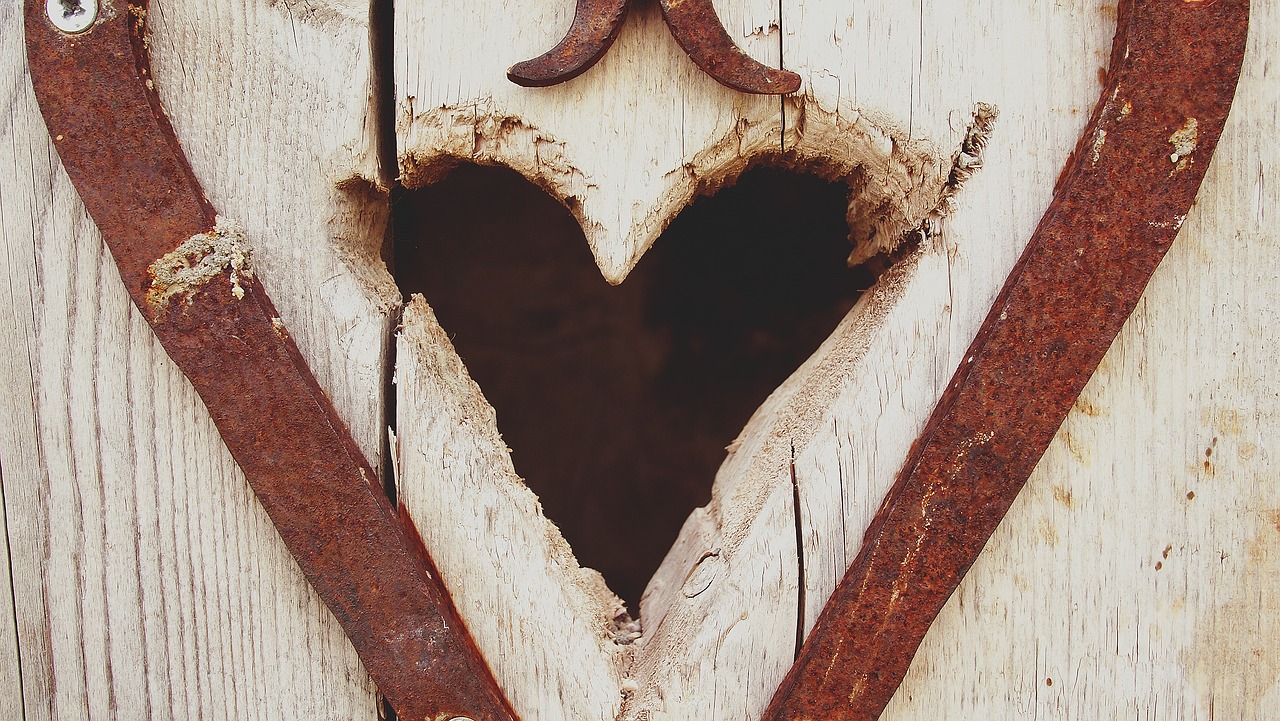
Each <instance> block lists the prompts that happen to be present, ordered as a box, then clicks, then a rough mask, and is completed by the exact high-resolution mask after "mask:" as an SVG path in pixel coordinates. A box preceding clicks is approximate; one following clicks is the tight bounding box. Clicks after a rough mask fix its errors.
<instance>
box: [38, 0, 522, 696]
mask: <svg viewBox="0 0 1280 721" xmlns="http://www.w3.org/2000/svg"><path fill="white" fill-rule="evenodd" d="M76 7H80V6H79V5H78V4H76V3H72V9H74V8H76ZM45 8H46V0H28V1H27V4H26V14H25V21H26V39H27V50H28V57H29V61H30V68H31V77H32V81H33V83H34V85H35V90H36V96H37V98H38V99H39V102H40V108H41V111H42V112H43V114H44V116H45V120H46V122H47V123H48V126H49V131H50V133H51V134H52V135H53V137H54V140H55V144H56V146H57V149H58V154H59V155H60V156H61V158H62V163H63V165H64V166H65V167H66V170H67V173H68V174H69V175H70V176H71V180H72V182H73V183H74V185H75V187H76V190H77V191H78V192H79V193H80V197H81V198H83V200H84V204H85V207H86V208H87V209H88V211H89V215H90V216H91V217H92V218H93V219H94V221H95V222H96V223H97V224H98V227H99V229H100V230H101V231H102V235H103V237H104V238H105V239H106V242H107V245H108V247H110V249H111V253H112V255H113V256H115V259H116V265H117V266H118V267H119V269H120V275H121V277H122V278H123V279H124V283H125V286H126V287H127V288H128V290H129V294H130V295H131V296H132V297H133V300H134V302H135V303H136V304H137V306H138V309H139V310H141V311H142V314H143V315H144V316H145V317H146V319H147V321H148V322H149V323H151V326H152V328H154V329H155V333H156V336H157V337H158V338H159V339H160V343H161V344H162V345H163V346H164V349H165V350H166V351H167V352H168V354H169V356H170V357H171V358H172V359H173V360H174V362H176V363H177V364H178V367H179V368H181V369H182V372H183V373H185V374H186V376H187V377H188V378H189V379H190V380H191V383H192V384H193V385H194V386H195V388H196V391H197V392H198V393H199V394H200V397H201V398H202V399H204V402H205V404H206V405H207V406H208V408H209V412H210V413H211V414H212V416H213V420H214V423H215V424H216V425H217V427H218V431H219V433H221V434H222V438H223V440H224V441H225V442H226V444H227V448H228V449H229V450H230V451H231V455H232V456H233V457H234V458H235V460H236V462H237V463H239V464H240V467H241V468H242V469H243V470H244V473H245V476H247V477H248V479H249V483H250V484H251V485H252V486H253V490H254V492H255V493H256V494H257V496H258V498H259V500H261V502H262V504H263V506H265V507H266V510H267V512H268V513H269V514H270V516H271V520H272V521H273V522H274V523H275V525H276V528H277V529H279V531H280V535H281V537H282V538H283V539H284V541H285V544H286V545H287V546H288V547H289V550H290V551H291V552H292V553H293V556H294V558H296V559H297V561H298V564H299V565H300V566H301V567H302V570H303V573H304V574H305V575H306V577H307V580H308V581H309V582H310V583H311V585H312V586H314V587H315V589H316V591H317V592H318V593H319V595H320V597H321V598H322V599H323V600H324V602H325V603H326V604H327V605H328V606H329V608H330V610H332V611H333V614H334V616H336V617H337V619H338V621H339V622H340V623H341V624H342V627H343V629H344V630H345V631H346V633H347V636H348V637H350V639H351V642H352V643H353V644H354V645H355V648H356V651H357V652H358V653H359V655H360V659H361V661H363V662H364V665H365V668H366V669H368V671H369V674H370V676H372V677H373V680H374V682H375V683H376V684H377V685H378V688H379V690H381V691H382V693H383V694H385V695H386V697H387V698H388V700H389V701H390V702H391V703H392V705H393V706H394V707H395V708H396V709H397V711H398V712H399V713H400V715H401V717H402V718H405V719H415V720H417V719H449V718H453V717H457V716H462V717H468V718H471V719H475V720H476V721H512V720H513V719H514V718H515V714H514V713H513V712H512V711H511V708H510V706H509V705H508V703H507V701H506V700H505V698H504V697H503V695H502V692H501V691H500V690H499V689H498V685H497V683H496V682H495V681H494V678H493V675H492V673H490V670H489V668H488V666H487V665H486V664H485V662H484V660H483V658H481V656H480V653H479V651H478V650H477V649H476V646H475V643H474V642H473V641H472V639H471V637H470V635H469V634H468V632H467V630H466V627H465V626H464V625H463V623H462V620H461V618H460V617H459V616H458V613H457V611H456V610H455V609H454V607H453V605H452V603H451V601H450V599H449V595H448V593H447V592H446V590H445V587H444V585H443V584H442V582H441V580H440V576H439V574H438V573H437V571H436V569H435V567H434V565H433V564H432V561H431V559H430V557H429V556H428V555H427V553H426V551H425V549H424V548H423V547H422V544H421V542H420V541H419V540H418V538H417V536H416V534H415V533H414V531H413V529H412V526H411V525H410V524H408V523H407V522H406V521H405V520H404V519H402V518H401V517H400V516H399V514H398V513H397V511H396V509H395V508H394V507H393V506H392V504H391V503H390V501H389V500H388V499H387V496H386V494H385V493H384V492H383V490H382V486H381V482H380V479H379V478H377V477H376V476H375V475H374V473H373V470H372V468H371V467H370V465H369V463H368V461H366V460H365V458H364V456H363V455H362V454H361V452H360V450H359V449H358V448H357V446H356V444H355V442H354V441H353V440H352V438H351V436H350V434H349V433H348V431H347V429H346V427H345V426H344V425H343V423H342V421H341V420H339V418H338V416H337V414H336V413H335V412H334V409H333V406H332V405H331V404H330V402H329V399H328V397H327V396H326V395H325V394H324V392H323V391H321V389H320V387H319V386H318V385H317V384H316V381H315V379H314V378H313V376H312V374H311V372H310V370H309V369H308V368H307V365H306V363H305V362H304V361H303V360H302V357H301V356H300V355H299V353H298V349H297V346H296V345H295V344H294V342H293V340H292V339H291V338H290V337H289V335H288V333H287V332H286V331H285V329H284V326H283V324H282V323H281V321H280V318H279V317H278V314H277V313H276V311H275V308H273V307H272V304H271V301H270V299H269V298H267V296H266V294H265V293H264V292H263V289H262V286H261V285H260V284H259V283H258V281H257V280H256V279H255V278H253V276H252V269H251V268H250V267H248V266H247V265H246V264H245V262H244V260H245V259H244V252H243V248H242V247H241V243H242V241H243V239H242V238H239V236H238V234H237V232H236V231H235V230H234V229H233V228H230V227H228V226H226V225H225V224H223V225H219V224H218V220H217V218H216V216H215V213H214V209H213V207H212V206H211V205H210V204H209V202H208V200H206V199H205V197H204V193H203V191H202V190H201V188H200V184H199V183H198V182H197V181H196V179H195V176H194V175H193V174H192V172H191V169H190V167H189V166H188V164H187V161H186V157H185V156H184V155H183V153H182V150H181V148H180V147H179V145H178V141H177V139H176V138H175V137H174V134H173V129H172V128H171V127H170V125H169V121H168V119H167V118H166V116H165V114H164V111H163V110H162V108H161V106H160V102H159V99H158V98H157V96H156V94H155V92H154V90H153V86H152V84H151V82H150V67H149V59H148V56H147V50H146V44H145V43H144V41H143V35H144V28H143V25H144V23H145V18H146V9H147V5H146V2H145V0H133V1H132V2H129V3H127V4H126V3H120V2H118V3H104V4H103V6H102V8H101V11H100V12H101V16H100V17H98V18H97V19H96V21H95V22H94V23H93V24H92V26H91V27H89V28H88V29H87V30H86V31H84V32H81V33H78V34H66V33H63V32H60V31H59V30H58V29H56V28H55V27H54V26H53V25H52V23H51V22H50V18H49V16H47V15H46V9H45ZM88 89H91V90H92V91H91V92H90V91H88ZM282 182H284V181H283V179H282Z"/></svg>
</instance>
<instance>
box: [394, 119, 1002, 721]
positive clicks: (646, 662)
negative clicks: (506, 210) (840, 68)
mask: <svg viewBox="0 0 1280 721" xmlns="http://www.w3.org/2000/svg"><path fill="white" fill-rule="evenodd" d="M490 110H492V108H490ZM788 110H790V115H791V118H792V123H791V124H790V127H788V128H787V131H786V132H785V133H783V129H782V123H781V120H780V119H778V118H777V117H776V115H774V117H773V118H768V119H765V120H762V122H760V123H755V124H750V123H748V124H746V127H753V128H756V129H758V131H759V133H758V137H759V138H769V137H773V138H777V137H778V134H780V133H782V137H783V138H786V145H787V147H788V149H790V150H788V151H786V152H780V151H778V150H777V147H778V146H777V145H773V143H771V142H765V141H760V142H756V143H755V145H751V143H749V142H744V138H742V137H741V136H739V134H736V133H735V134H733V136H732V137H726V138H722V140H721V141H719V142H718V143H716V145H713V146H712V147H709V149H707V150H704V151H703V152H700V154H698V155H696V156H695V158H694V159H692V160H691V161H690V163H689V164H687V165H685V166H684V168H681V169H680V172H678V173H673V174H669V175H668V179H669V181H671V187H669V188H668V190H667V191H666V192H664V193H663V195H662V196H660V197H659V198H658V200H657V201H655V204H654V206H653V207H652V209H650V213H648V214H646V215H645V218H648V219H649V220H646V225H644V227H641V228H630V229H626V231H625V232H623V234H611V233H613V231H609V229H604V228H602V225H600V224H593V223H590V222H589V220H585V219H586V218H588V213H589V207H590V202H589V196H588V198H582V197H579V196H570V197H571V198H572V200H571V201H568V202H566V205H567V206H568V207H570V209H571V210H572V211H573V213H575V215H576V216H577V218H579V220H580V222H582V227H584V231H585V233H586V236H588V239H589V243H591V247H593V252H595V255H596V260H598V263H599V264H600V266H602V270H604V274H605V278H608V279H611V280H617V282H621V280H622V278H625V275H626V273H628V271H630V269H631V268H634V265H635V263H636V261H637V260H639V257H640V255H641V254H643V252H644V251H645V250H646V248H648V247H649V246H650V245H652V242H653V241H654V238H655V237H657V234H658V233H660V231H662V229H663V228H664V227H666V223H667V222H668V220H669V218H671V216H673V215H675V214H676V213H677V211H678V210H680V209H682V207H684V206H685V205H686V204H687V202H689V201H691V200H692V198H694V197H695V196H696V195H699V193H710V192H714V191H716V190H718V188H721V187H723V186H727V184H731V183H732V182H733V181H735V179H736V178H737V175H740V174H741V172H742V170H745V169H746V168H749V166H750V165H753V164H758V163H771V164H774V165H785V166H790V168H794V169H800V170H805V172H809V173H813V174H818V175H820V177H824V178H828V179H833V181H842V182H846V183H849V184H850V186H851V193H850V195H851V197H850V209H849V216H850V225H851V232H852V233H855V234H856V236H858V237H860V238H861V239H863V241H864V242H861V243H855V245H852V246H851V250H852V256H851V260H852V261H859V260H865V259H868V257H870V256H873V255H876V254H881V252H891V251H896V250H899V246H901V245H902V243H904V241H906V239H910V241H913V242H914V243H918V246H919V247H916V250H915V251H913V252H911V254H909V256H908V259H906V260H902V261H901V263H900V264H899V265H897V266H896V268H895V269H893V270H891V271H890V273H888V274H887V275H886V277H883V278H882V280H881V282H879V283H878V284H877V287H876V288H874V289H873V291H870V292H868V293H867V295H865V296H864V298H863V300H861V301H860V302H859V304H858V306H856V307H855V309H854V310H851V311H850V314H849V315H847V316H846V319H845V320H844V321H842V323H841V324H840V327H838V328H837V329H836V330H835V332H833V334H832V336H831V337H829V338H828V339H827V341H826V342H824V343H823V346H822V348H820V350H819V351H818V352H817V353H814V356H813V357H812V359H810V360H809V361H808V362H806V364H805V365H804V366H801V369H799V370H797V371H796V373H795V374H794V375H792V378H791V379H790V380H787V382H786V383H785V384H783V385H782V387H780V388H778V389H777V391H776V392H774V393H773V394H772V396H771V398H769V400H768V401H767V402H765V403H764V405H763V406H762V409H760V410H759V411H758V412H756V414H755V416H754V417H753V419H751V421H750V423H749V424H748V425H746V428H745V429H744V432H742V434H741V437H740V438H739V441H736V442H735V443H733V444H732V446H731V448H730V453H728V458H727V460H726V462H724V465H723V467H722V469H721V473H719V474H718V476H717V482H716V487H714V490H713V501H712V503H710V506H708V507H707V508H700V510H696V511H694V514H692V516H691V517H690V520H689V521H687V523H686V526H685V529H684V531H682V533H681V535H680V539H678V540H677V542H676V546H675V547H673V548H672V551H671V552H669V555H668V557H667V560H666V562H664V563H663V566H662V569H660V570H659V571H658V574H657V575H655V576H654V579H653V580H652V583H650V587H649V590H648V592H646V595H645V598H644V601H643V602H641V607H643V613H641V619H640V621H641V622H643V624H644V635H643V636H641V638H640V639H639V640H637V642H636V643H635V644H630V642H631V640H632V639H631V636H634V635H635V634H634V631H635V630H636V629H637V628H639V626H637V625H635V624H634V622H632V621H631V620H630V619H628V617H626V616H625V615H623V607H622V603H621V602H620V601H618V599H617V598H616V597H614V595H613V594H612V593H611V592H609V590H608V589H607V587H605V585H604V581H603V580H602V579H600V578H599V574H596V572H595V571H591V570H588V569H581V567H580V566H579V563H577V561H576V560H575V558H573V555H572V551H571V549H570V547H568V546H567V543H566V542H564V540H563V538H562V535H561V534H559V530H558V529H556V526H554V525H553V524H550V523H549V521H548V520H547V519H545V517H544V516H543V514H541V508H540V506H539V505H538V503H536V497H535V496H534V494H532V492H530V490H529V489H527V488H526V487H525V485H524V483H522V482H521V480H520V478H518V476H517V475H516V471H515V469H513V467H512V462H511V457H509V453H508V450H507V448H506V446H504V444H503V443H502V439H500V434H499V430H498V425H497V419H495V414H494V411H493V409H492V407H490V406H489V403H488V402H486V401H485V400H484V396H483V392H481V389H480V388H479V387H476V385H475V383H474V382H472V380H471V379H470V377H468V375H467V373H466V369H465V366H463V365H462V362H461V360H460V359H458V357H457V355H456V352H454V350H453V347H452V344H451V343H449V341H448V337H447V334H445V332H444V330H443V329H440V328H439V325H438V323H436V320H435V316H434V314H433V312H431V310H430V307H429V306H428V304H426V302H425V301H422V300H421V298H415V300H413V301H412V302H411V304H410V306H408V307H407V309H406V314H404V318H403V325H402V332H401V334H399V341H398V355H397V359H398V368H397V393H398V402H397V407H398V423H399V428H398V432H397V435H398V439H397V441H398V447H397V450H396V451H394V452H396V455H397V457H398V460H399V464H398V466H399V474H401V478H402V479H403V483H399V488H401V494H402V496H401V499H402V503H403V505H404V507H406V508H407V510H408V512H410V515H411V517H413V519H415V523H417V524H419V528H420V531H421V533H422V537H424V539H425V540H426V543H428V547H429V548H431V549H433V552H434V553H435V555H436V558H435V561H436V563H438V565H439V567H440V572H442V574H443V576H444V579H445V584H447V585H448V587H449V588H451V592H452V593H453V594H454V601H456V603H457V604H458V608H460V611H461V613H462V616H463V619H467V620H468V624H470V630H471V633H472V635H474V636H475V638H476V643H477V645H479V647H480V649H481V652H483V653H484V656H485V657H486V658H488V660H489V661H490V665H492V666H493V670H494V674H495V676H497V677H498V680H499V684H500V685H502V688H503V689H504V690H506V692H507V694H508V697H509V698H511V702H512V704H513V706H515V708H516V711H517V712H518V713H520V715H521V716H522V717H524V718H526V720H529V721H532V720H538V718H553V717H558V716H559V715H561V713H563V715H564V716H567V717H581V718H598V717H607V718H614V717H622V718H644V717H645V716H646V715H650V716H652V715H654V713H658V715H659V716H660V717H667V716H664V715H669V717H673V718H675V717H681V716H682V715H698V713H703V715H713V713H714V709H713V708H709V707H708V706H707V702H708V697H707V694H705V693H701V692H699V690H698V689H699V688H700V686H703V685H710V684H714V683H716V679H712V677H709V676H708V677H703V676H704V675H707V674H712V667H705V668H701V670H698V668H696V666H698V663H696V662H694V663H691V665H689V663H686V662H685V660H686V658H689V657H690V656H692V657H694V658H699V657H713V658H714V657H717V656H721V654H728V656H737V657H739V658H755V660H762V658H763V661H762V662H760V663H759V666H760V668H758V672H753V671H751V670H750V668H748V667H745V666H742V665H741V663H737V665H736V667H737V672H740V674H741V675H745V677H744V679H742V681H741V683H742V684H745V685H746V684H754V685H758V686H759V688H755V689H753V690H751V692H750V693H746V698H750V699H753V703H762V704H763V701H759V702H756V701H755V699H767V698H768V695H769V694H771V693H772V690H773V689H772V684H776V683H777V679H780V677H781V676H782V674H785V671H786V667H787V666H788V665H790V662H791V658H792V653H794V645H795V643H796V638H797V634H799V633H803V630H797V625H799V626H804V624H805V622H806V620H805V617H804V616H805V615H801V617H800V619H799V621H797V612H796V599H797V594H799V588H797V585H796V584H797V580H796V579H797V578H799V576H797V574H796V569H795V567H794V563H795V557H796V549H795V547H794V539H795V538H796V530H795V528H794V517H795V516H794V494H795V492H796V489H795V487H794V479H792V478H791V474H790V466H791V464H792V462H795V455H796V452H797V451H799V452H801V453H803V452H804V451H805V450H806V447H808V444H809V441H810V439H812V438H813V437H814V435H815V433H817V430H818V426H819V425H820V423H822V419H823V415H824V414H826V411H827V410H828V409H829V406H831V403H832V402H833V398H837V397H838V396H841V393H842V391H845V387H846V385H849V379H850V378H854V377H863V375H873V374H874V370H876V369H877V368H884V366H887V365H891V364H892V359H890V357H884V356H886V353H888V355H892V348H893V347H895V342H893V341H891V339H887V338H886V337H884V336H886V334H888V336H892V334H893V333H896V332H897V330H899V327H901V325H904V324H910V323H911V320H910V318H915V316H916V315H918V314H920V312H925V314H928V312H932V314H933V316H934V318H943V316H945V312H943V310H942V309H943V306H945V305H946V302H947V298H946V297H943V296H945V295H946V293H945V292H942V291H945V288H946V286H945V283H938V278H940V275H945V265H946V259H945V255H946V254H945V251H942V248H940V247H937V243H936V242H934V241H932V239H931V233H932V229H933V228H934V227H936V224H937V222H938V220H940V219H941V216H942V215H943V214H946V213H947V211H948V209H950V198H951V196H952V195H954V193H955V192H956V190H957V188H959V184H960V182H963V179H964V177H966V174H961V177H960V178H959V179H957V175H956V172H955V169H956V164H957V163H961V159H964V158H966V159H968V160H965V161H974V160H975V159H974V158H973V156H966V155H965V152H966V151H970V152H975V154H980V147H974V142H972V141H973V138H966V140H969V141H970V142H969V143H968V145H964V143H963V145H961V146H960V147H956V149H955V150H954V151H952V152H951V154H948V155H945V156H943V155H941V154H938V152H937V151H936V150H934V146H933V145H932V143H931V142H927V141H919V140H916V141H906V140H905V138H904V137H901V134H900V133H899V132H897V131H896V129H886V128H884V127H883V126H878V124H876V123H873V122H872V120H870V119H868V118H867V117H865V115H863V114H860V113H856V111H855V113H849V111H845V113H832V111H827V110H824V109H822V108H820V106H819V105H818V104H815V102H810V101H805V100H804V99H794V100H792V101H790V108H788ZM974 113H975V118H974V122H973V127H978V128H980V132H979V134H982V140H983V141H984V138H986V136H984V133H989V131H991V128H989V123H987V124H983V118H987V119H988V120H989V118H991V117H993V114H995V111H993V109H992V108H989V106H984V105H979V106H978V108H975V110H974ZM460 126H461V127H460ZM413 127H416V128H419V129H421V128H424V127H434V128H438V129H440V133H439V134H438V136H436V138H438V140H439V141H440V147H443V149H444V150H442V149H440V147H438V149H436V150H435V151H433V152H434V155H431V156H430V160H424V155H421V154H420V151H410V152H407V154H403V155H402V156H401V165H402V181H403V182H404V183H406V184H408V186H411V187H413V186H421V184H425V183H429V182H434V181H436V179H439V178H440V177H443V174H444V173H447V170H448V169H449V168H451V166H452V165H453V164H457V163H460V161H470V163H480V164H499V165H507V166H511V168H513V169H516V170H517V172H521V173H522V174H525V177H526V178H529V179H531V181H534V182H535V183H538V184H539V186H541V187H544V188H548V190H549V191H550V192H552V195H557V196H558V197H561V200H562V201H564V193H566V190H564V188H566V187H567V186H571V184H572V183H577V182H580V179H581V175H582V174H581V173H580V172H577V170H576V169H573V168H572V166H568V165H567V164H566V161H564V159H566V158H568V155H570V151H568V150H567V149H566V147H563V143H561V145H559V146H557V147H558V150H557V152H548V150H547V149H548V143H553V142H558V141H552V140H549V138H547V137H545V136H544V134H541V133H540V132H539V131H538V129H536V128H531V127H529V126H527V124H525V123H522V122H521V120H518V119H517V118H513V117H507V115H498V114H486V110H485V106H484V105H481V106H479V108H477V106H476V105H471V106H467V108H466V109H448V108H440V109H434V110H429V111H426V113H424V117H419V118H416V119H415V122H413ZM513 136H521V137H520V140H518V141H513V140H512V137H513ZM751 137H756V134H755V133H753V134H751ZM449 138H454V140H449ZM463 141H465V142H463ZM451 142H462V145H460V146H458V147H456V149H452V150H449V147H451V145H449V143H451ZM774 142H776V140H774ZM463 145H465V147H463ZM530 147H539V149H540V150H538V151H536V152H535V154H534V155H532V156H531V158H530V156H526V155H522V150H521V149H525V150H527V149H530ZM465 151H467V152H470V155H468V156H465V160H460V156H463V152H465ZM637 238H639V242H636V245H632V246H630V247H628V248H627V250H626V251H625V252H623V254H622V255H625V256H626V257H627V260H626V264H625V265H622V266H616V268H613V269H612V273H613V277H612V278H611V270H609V269H608V268H609V266H608V264H607V259H608V257H613V256H617V255H618V254H612V252H602V246H604V245H613V246H623V245H627V243H628V242H631V241H635V239H637ZM922 263H923V264H924V265H925V266H927V268H929V269H931V273H929V274H928V280H925V282H916V277H918V273H916V270H918V268H919V266H920V265H922ZM908 296H911V297H913V298H915V300H914V301H913V302H914V304H915V306H914V307H913V309H910V310H909V311H908V312H906V316H908V318H904V319H902V320H896V321H895V320H893V318H895V314H896V312H897V311H899V309H900V305H901V301H902V300H904V298H905V297H908ZM873 350H874V352H872V351H873ZM867 423H873V421H870V420H868V421H867ZM914 432H915V429H911V430H909V433H911V435H913V437H914ZM835 507H836V508H838V507H840V502H838V499H837V501H836V505H835ZM826 521H827V523H829V524H837V526H842V525H844V524H842V523H841V520H840V519H826ZM806 533H814V531H813V530H812V529H809V531H806ZM495 539H502V542H497V540H495ZM780 539H782V542H783V543H785V539H791V540H792V548H791V551H787V552H783V551H782V549H781V548H780ZM844 542H845V539H844V538H840V543H841V546H844ZM748 558H771V560H773V561H777V565H774V566H773V570H772V572H773V579H774V581H776V585H774V587H772V588H763V587H760V585H759V580H760V576H762V567H760V563H759V562H745V561H742V560H748ZM785 558H790V561H783V560H785ZM771 562H772V561H771ZM699 584H705V587H704V588H698V589H694V588H692V585H699ZM530 589H536V590H530ZM824 598H826V595H823V597H822V599H824ZM822 599H819V601H822ZM735 615H740V616H741V619H742V620H746V621H748V622H745V624H736V622H735V619H731V617H730V616H735ZM722 616H723V617H722ZM717 619H718V620H717ZM809 621H812V619H809ZM730 628H736V631H735V633H732V634H728V633H723V629H730ZM744 643H745V644H746V645H748V647H753V648H754V647H759V648H755V649H754V651H753V649H744V648H742V644H744ZM568 649H573V651H572V652H570V651H568ZM780 649H781V651H780ZM765 666H768V668H765ZM773 666H777V668H773ZM691 667H692V668H691ZM723 672H724V671H723V667H721V674H722V675H723ZM690 674H692V676H690ZM566 680H572V681H573V683H575V688H576V690H575V693H572V694H570V695H566V694H564V693H563V690H564V689H561V688H558V686H559V684H562V683H566ZM723 680H724V679H719V681H723ZM762 708H763V707H762ZM663 709H666V711H663ZM602 713H603V715H604V716H602Z"/></svg>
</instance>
